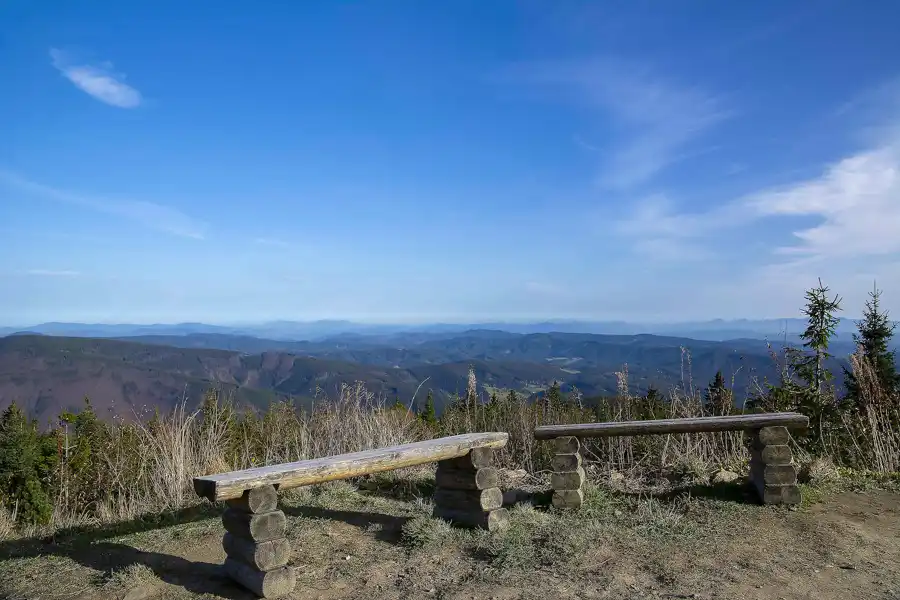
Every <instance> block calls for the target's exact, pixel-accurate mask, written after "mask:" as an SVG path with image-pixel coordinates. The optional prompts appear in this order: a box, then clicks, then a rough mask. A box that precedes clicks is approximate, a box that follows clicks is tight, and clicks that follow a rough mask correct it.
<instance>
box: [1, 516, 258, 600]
mask: <svg viewBox="0 0 900 600" xmlns="http://www.w3.org/2000/svg"><path fill="white" fill-rule="evenodd" d="M220 515H221V509H220V508H217V507H216V506H214V505H211V504H206V505H200V506H196V507H191V508H188V509H183V510H179V511H171V512H169V513H163V514H161V515H154V516H152V517H145V518H139V519H134V520H132V521H126V522H122V523H117V524H115V525H110V526H105V527H98V528H92V529H88V528H85V527H75V528H68V529H62V530H59V531H57V532H56V533H55V534H54V535H53V536H46V537H41V538H29V539H24V540H22V539H19V540H9V541H5V542H2V543H0V560H7V559H15V558H35V557H39V556H48V555H50V556H58V557H63V558H68V559H70V560H72V561H74V562H77V563H79V564H81V565H83V566H85V567H88V568H89V569H92V570H94V571H97V573H98V579H100V580H102V579H103V578H105V577H108V576H110V575H111V574H112V573H115V572H117V571H122V570H123V569H126V568H127V567H129V566H131V565H143V566H145V567H147V568H148V569H150V570H151V571H152V572H153V574H154V575H155V576H156V577H157V578H158V579H159V580H160V581H162V582H165V583H167V584H170V585H173V586H177V587H181V588H183V589H185V590H186V591H188V592H191V593H193V594H197V595H201V596H202V595H204V594H216V595H218V596H221V597H224V598H229V599H231V600H249V599H251V598H255V596H254V595H253V594H251V593H250V592H248V591H246V590H244V589H243V588H240V587H239V586H237V585H236V584H234V583H233V582H232V581H231V580H230V579H228V578H227V577H226V576H225V574H224V573H223V572H222V566H221V564H212V563H207V562H199V561H191V560H188V559H185V558H182V557H180V556H175V555H171V554H163V553H160V552H154V551H144V550H139V549H137V548H134V547H133V546H129V545H127V544H123V543H121V542H111V541H106V540H107V539H108V538H113V537H119V536H122V535H129V534H134V533H140V532H145V531H150V530H153V529H159V528H161V527H166V526H170V525H176V524H185V523H190V522H194V521H200V520H204V519H208V518H213V517H219V516H220ZM147 585H152V584H151V583H149V582H147Z"/></svg>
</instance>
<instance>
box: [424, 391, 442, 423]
mask: <svg viewBox="0 0 900 600" xmlns="http://www.w3.org/2000/svg"><path fill="white" fill-rule="evenodd" d="M419 416H420V418H421V419H422V421H423V422H424V423H425V424H426V425H429V426H435V425H437V422H438V420H437V412H436V411H435V409H434V395H433V394H432V393H431V390H428V395H427V396H426V397H425V409H424V410H423V411H422V414H421V415H419Z"/></svg>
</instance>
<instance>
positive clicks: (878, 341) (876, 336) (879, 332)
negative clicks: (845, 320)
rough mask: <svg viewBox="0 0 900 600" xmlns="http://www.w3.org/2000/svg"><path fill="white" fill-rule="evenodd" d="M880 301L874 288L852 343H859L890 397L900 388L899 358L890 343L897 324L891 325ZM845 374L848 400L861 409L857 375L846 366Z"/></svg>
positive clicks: (879, 291) (879, 292)
mask: <svg viewBox="0 0 900 600" xmlns="http://www.w3.org/2000/svg"><path fill="white" fill-rule="evenodd" d="M880 300H881V290H879V289H878V288H877V287H874V286H873V289H872V291H871V292H869V299H868V300H867V301H866V306H865V309H864V310H863V318H862V320H861V321H859V322H857V324H856V327H857V329H858V331H859V333H855V334H853V341H854V342H856V344H857V346H859V349H860V351H861V352H862V355H863V356H864V357H866V358H867V359H868V360H869V364H871V366H872V368H873V369H874V370H875V375H876V377H877V378H878V383H879V384H880V385H881V388H882V389H883V390H884V391H885V392H886V393H887V394H889V395H890V394H893V393H894V392H896V391H897V389H898V388H900V376H898V374H897V366H896V356H895V354H894V352H893V351H892V350H890V342H891V339H892V338H893V337H894V329H895V328H896V324H894V323H892V322H891V321H890V319H889V318H888V314H887V312H886V311H884V310H882V308H881V305H880ZM844 375H845V382H844V385H845V387H846V388H847V399H848V400H850V401H851V402H852V403H853V404H854V405H855V406H857V407H858V406H859V403H860V395H859V382H857V380H856V374H855V373H853V371H850V370H848V369H847V368H846V367H845V368H844Z"/></svg>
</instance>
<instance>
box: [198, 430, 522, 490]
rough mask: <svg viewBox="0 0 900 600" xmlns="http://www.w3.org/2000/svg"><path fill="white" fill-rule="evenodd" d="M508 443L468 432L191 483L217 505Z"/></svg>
mask: <svg viewBox="0 0 900 600" xmlns="http://www.w3.org/2000/svg"><path fill="white" fill-rule="evenodd" d="M508 439H509V434H507V433H500V432H489V433H466V434H462V435H454V436H450V437H444V438H438V439H434V440H426V441H423V442H414V443H411V444H403V445H400V446H392V447H390V448H376V449H375V450H365V451H363V452H354V453H351V454H341V455H338V456H329V457H325V458H315V459H312V460H301V461H298V462H292V463H285V464H280V465H271V466H268V467H256V468H253V469H244V470H243V471H232V472H230V473H219V474H217V475H206V476H204V477H195V478H194V491H195V492H197V495H198V496H200V497H201V498H206V499H208V500H210V501H212V502H216V501H219V500H228V499H231V498H239V497H240V496H241V494H243V493H244V490H249V489H253V488H257V487H262V486H265V485H274V486H275V487H276V488H278V489H279V490H286V489H290V488H294V487H300V486H304V485H313V484H316V483H324V482H326V481H333V480H335V479H347V478H349V477H356V476H359V475H366V474H369V473H378V472H382V471H392V470H394V469H400V468H403V467H412V466H416V465H422V464H426V463H430V462H436V461H441V460H447V459H450V458H457V457H459V456H465V455H466V454H467V453H468V452H469V451H470V450H472V449H473V448H502V447H503V446H505V445H506V442H507V440H508Z"/></svg>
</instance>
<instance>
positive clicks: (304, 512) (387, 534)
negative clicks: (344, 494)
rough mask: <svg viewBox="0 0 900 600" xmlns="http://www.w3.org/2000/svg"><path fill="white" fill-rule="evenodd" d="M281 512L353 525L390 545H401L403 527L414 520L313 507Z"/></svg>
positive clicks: (286, 509) (373, 513)
mask: <svg viewBox="0 0 900 600" xmlns="http://www.w3.org/2000/svg"><path fill="white" fill-rule="evenodd" d="M281 510H283V511H284V514H286V515H288V516H290V517H302V518H307V519H326V520H333V521H340V522H342V523H346V524H347V525H353V526H354V527H358V528H359V529H362V530H363V531H367V532H373V533H374V535H375V539H376V540H379V541H382V542H387V543H390V544H399V543H400V539H401V537H402V536H403V526H404V525H405V524H406V523H407V522H409V521H410V520H412V518H413V517H401V516H396V515H386V514H383V513H375V512H369V511H353V510H336V509H330V508H319V507H313V506H283V507H281Z"/></svg>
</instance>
